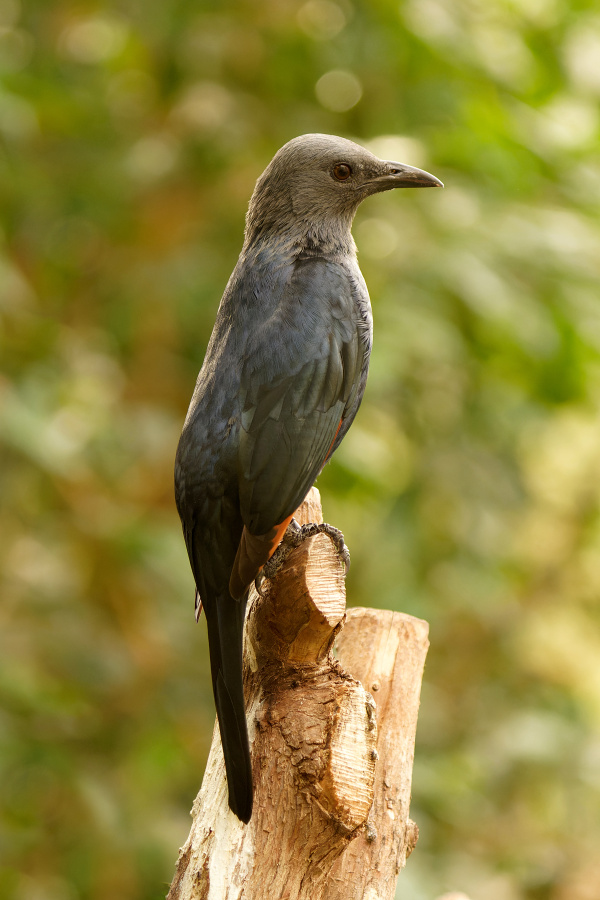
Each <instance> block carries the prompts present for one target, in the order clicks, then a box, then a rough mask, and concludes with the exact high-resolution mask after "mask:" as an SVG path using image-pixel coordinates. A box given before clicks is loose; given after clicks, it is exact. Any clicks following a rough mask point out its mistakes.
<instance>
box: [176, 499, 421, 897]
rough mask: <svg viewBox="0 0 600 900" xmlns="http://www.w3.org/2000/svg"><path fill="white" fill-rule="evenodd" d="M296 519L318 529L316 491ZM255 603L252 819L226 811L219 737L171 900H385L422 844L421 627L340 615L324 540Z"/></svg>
mask: <svg viewBox="0 0 600 900" xmlns="http://www.w3.org/2000/svg"><path fill="white" fill-rule="evenodd" d="M296 518H297V520H298V521H299V522H300V523H301V524H303V523H305V522H322V521H323V518H322V512H321V505H320V499H319V493H318V491H317V490H316V489H315V488H313V489H312V491H311V492H310V494H309V495H308V497H307V499H306V500H305V501H304V503H303V504H302V506H301V507H300V508H299V509H298V511H297V512H296ZM263 589H264V595H263V596H262V597H259V596H258V595H257V594H256V592H255V591H254V590H253V592H252V596H251V598H250V603H249V608H248V615H247V619H246V637H245V646H244V666H245V671H244V681H245V693H246V710H247V716H248V728H249V733H250V742H251V747H252V751H251V752H252V764H253V776H254V792H255V794H254V812H253V814H252V819H251V820H250V823H249V824H248V825H243V824H242V823H241V822H240V821H239V820H238V819H237V818H236V816H235V815H234V814H233V813H232V812H231V811H230V810H229V807H228V805H227V785H226V780H225V766H224V762H223V751H222V748H221V741H220V736H219V730H218V725H217V724H215V731H214V734H213V741H212V746H211V750H210V755H209V759H208V763H207V767H206V772H205V775H204V780H203V783H202V787H201V789H200V793H199V794H198V796H197V798H196V800H195V802H194V806H193V809H192V817H193V824H192V829H191V831H190V835H189V837H188V839H187V841H186V843H185V845H184V846H183V847H182V848H181V850H180V853H179V859H178V861H177V869H176V872H175V877H174V879H173V883H172V885H171V889H170V891H169V895H168V900H264V898H266V897H268V898H269V900H391V898H393V896H394V893H395V887H396V879H397V875H398V873H399V871H400V869H401V868H402V866H403V865H404V863H405V861H406V857H407V856H408V854H409V853H410V852H411V850H412V849H413V847H414V845H415V843H416V838H417V829H416V826H415V825H414V823H412V822H411V821H410V819H409V818H408V808H409V801H410V785H411V775H412V762H413V751H414V738H415V730H416V722H417V712H418V706H419V693H420V686H421V677H422V673H423V666H424V663H425V655H426V653H427V647H428V641H427V632H428V626H427V623H426V622H423V621H422V620H420V619H415V618H413V617H412V616H407V615H403V614H401V613H396V612H391V611H388V610H372V609H360V608H354V609H350V610H348V612H347V614H346V597H345V585H344V567H343V564H342V563H341V562H340V560H339V559H338V557H337V555H336V553H335V551H334V549H333V545H332V543H331V541H330V539H329V538H328V537H327V536H326V535H317V536H316V537H314V538H310V539H309V540H307V541H305V542H304V543H303V544H301V546H300V547H298V548H297V549H296V550H294V551H292V553H291V554H290V556H289V557H288V559H287V561H286V562H285V564H284V566H283V567H282V569H281V570H280V572H279V573H278V574H277V577H276V578H275V579H274V580H273V581H272V582H265V584H264V585H263ZM344 622H345V625H344ZM342 628H343V629H344V630H343V631H341V629H342ZM334 642H335V647H336V651H335V652H336V654H337V656H338V659H337V660H336V658H335V657H334V655H333V653H332V650H333V645H334Z"/></svg>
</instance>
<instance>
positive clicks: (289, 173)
mask: <svg viewBox="0 0 600 900" xmlns="http://www.w3.org/2000/svg"><path fill="white" fill-rule="evenodd" d="M425 187H443V185H442V182H441V181H439V179H437V178H436V177H435V176H434V175H430V174H429V173H428V172H425V171H423V170H422V169H417V168H414V167H413V166H409V165H405V164H403V163H399V162H391V161H389V160H382V159H379V158H378V157H377V156H376V155H374V154H373V153H371V152H370V151H369V150H368V149H366V148H364V147H362V146H360V145H359V144H356V143H355V142H353V141H351V140H348V139H346V138H343V137H338V136H336V135H328V134H303V135H300V136H298V137H295V138H293V139H292V140H290V141H288V142H287V143H286V144H285V145H284V146H283V147H281V149H280V150H278V151H277V153H276V154H275V156H274V157H273V159H272V160H271V162H270V163H269V164H268V166H267V167H266V169H265V171H264V172H263V173H262V175H261V176H260V177H259V178H258V180H257V182H256V186H255V189H254V192H253V194H252V197H251V199H250V203H249V207H248V211H247V215H246V227H245V232H244V243H243V247H242V250H241V252H240V256H239V259H238V262H237V265H236V266H235V268H234V270H233V272H232V274H231V277H230V278H229V281H228V283H227V286H226V288H225V291H224V293H223V297H222V299H221V302H220V305H219V308H218V312H217V317H216V321H215V325H214V329H213V332H212V335H211V338H210V341H209V344H208V348H207V350H206V354H205V357H204V362H203V364H202V368H201V370H200V373H199V375H198V380H197V382H196V386H195V389H194V392H193V396H192V399H191V402H190V405H189V409H188V413H187V416H186V419H185V423H184V426H183V431H182V433H181V437H180V440H179V444H178V447H177V453H176V458H175V499H176V505H177V509H178V512H179V516H180V518H181V523H182V528H183V535H184V540H185V544H186V548H187V552H188V556H189V560H190V564H191V568H192V572H193V576H194V580H195V584H196V618H198V615H199V612H200V609H202V608H203V609H204V611H205V614H206V622H207V628H208V642H209V655H210V666H211V678H212V686H213V693H214V699H215V706H216V709H217V718H218V723H219V730H220V735H221V743H222V746H223V754H224V759H225V770H226V776H227V785H228V801H229V807H230V809H231V810H232V811H233V812H234V813H235V815H236V816H237V817H238V819H240V820H241V821H242V822H244V823H247V822H249V821H250V818H251V815H252V806H253V784H252V764H251V756H250V749H249V742H248V731H247V724H246V713H245V707H244V688H243V676H242V653H243V633H244V617H245V610H246V604H247V600H248V594H249V590H250V587H251V585H252V584H253V583H254V582H255V580H256V579H257V578H259V577H260V576H261V573H262V571H263V568H264V566H265V564H266V563H267V562H268V561H269V560H270V559H271V557H272V556H273V553H274V552H275V550H276V549H277V547H278V545H279V544H280V542H281V540H282V538H283V537H284V535H285V534H286V530H287V529H288V526H290V527H293V521H292V517H293V513H294V511H295V510H296V508H297V507H298V506H299V505H300V503H301V502H302V500H303V499H304V498H305V496H306V494H307V493H308V491H309V490H310V488H311V486H312V484H313V482H314V481H315V479H316V477H317V476H318V474H319V472H320V471H321V469H322V468H323V466H324V465H325V463H326V462H327V461H328V460H330V459H331V457H332V455H333V454H334V453H335V451H336V449H337V448H338V447H339V445H340V443H341V441H342V440H343V438H344V436H345V435H346V433H347V431H348V429H349V428H350V425H351V424H352V421H353V419H354V417H355V415H356V413H357V410H358V408H359V406H360V403H361V400H362V397H363V393H364V390H365V385H366V381H367V372H368V368H369V357H370V355H371V346H372V335H373V325H372V322H373V320H372V313H371V304H370V300H369V293H368V290H367V286H366V284H365V281H364V278H363V276H362V273H361V271H360V269H359V267H358V262H357V257H356V245H355V243H354V240H353V238H352V234H351V225H352V221H353V219H354V215H355V213H356V210H357V208H358V206H359V204H360V203H361V202H362V201H363V200H365V199H366V198H367V197H370V196H371V195H373V194H377V193H380V192H382V191H388V190H392V189H394V188H425Z"/></svg>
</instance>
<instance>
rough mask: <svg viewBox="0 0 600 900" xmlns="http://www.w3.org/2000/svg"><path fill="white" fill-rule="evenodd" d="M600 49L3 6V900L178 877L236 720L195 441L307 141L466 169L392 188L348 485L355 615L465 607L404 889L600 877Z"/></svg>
mask: <svg viewBox="0 0 600 900" xmlns="http://www.w3.org/2000/svg"><path fill="white" fill-rule="evenodd" d="M599 58H600V18H599V17H598V13H597V10H596V8H595V5H594V4H593V3H592V2H591V0H590V2H588V0H576V2H571V3H569V4H567V3H566V2H565V0H519V2H517V0H485V2H484V0H452V2H450V0H403V2H401V3H400V2H398V0H372V2H368V3H367V2H365V0H360V2H359V0H355V2H354V3H352V2H350V0H308V2H303V0H266V2H262V3H261V2H259V3H250V2H246V0H232V2H229V3H224V4H219V3H216V2H202V0H200V2H195V3H191V2H184V0H180V2H177V3H174V2H173V3H161V2H158V0H147V2H145V3H139V2H136V0H121V2H118V3H113V4H108V3H106V2H104V3H101V2H92V0H84V2H80V3H72V2H69V0H55V2H53V3H47V2H45V0H29V3H28V4H23V7H22V8H21V7H20V5H19V2H18V0H0V76H1V81H0V85H1V87H0V166H1V168H2V171H1V174H0V209H1V210H2V213H1V217H2V219H1V220H2V234H1V238H2V242H1V246H0V359H1V361H2V375H0V434H1V437H2V448H3V449H2V454H3V456H2V464H1V467H0V490H1V495H2V500H3V502H2V506H1V508H0V530H1V533H2V535H3V538H2V541H1V543H0V565H1V567H2V573H3V584H2V598H1V608H0V615H1V620H2V629H1V633H0V634H1V637H0V642H1V647H0V697H1V704H2V712H1V714H0V779H1V786H0V797H1V798H2V800H1V806H2V811H1V820H0V821H1V827H2V832H3V835H2V839H1V847H2V858H1V859H0V898H2V900H30V898H44V900H104V898H111V900H112V898H119V900H154V898H157V897H160V896H163V895H164V893H165V890H166V885H167V884H168V882H169V881H170V877H171V874H172V870H173V864H174V860H175V855H176V849H177V847H179V846H180V845H181V844H182V843H183V840H184V839H185V836H186V834H187V831H188V824H189V820H188V810H189V807H190V805H191V800H192V798H193V796H194V793H195V791H196V789H197V787H198V785H199V782H200V776H201V767H202V764H203V761H204V760H205V757H206V753H207V750H208V745H209V741H210V737H211V731H212V721H213V711H212V699H211V696H210V687H209V676H208V661H207V644H206V635H205V628H204V625H203V624H201V626H200V627H199V628H196V627H195V626H194V623H193V618H192V609H193V586H192V578H191V575H190V573H189V570H188V564H187V560H186V556H185V550H184V546H183V540H182V539H181V536H180V529H179V523H178V520H177V516H176V512H175V509H174V504H173V500H172V462H173V455H174V450H175V446H176V443H177V439H178V434H179V430H180V427H181V424H182V421H183V417H184V415H185V410H186V408H187V403H188V401H189V397H190V395H191V391H192V387H193V384H194V380H195V377H196V373H197V370H198V368H199V366H200V363H201V360H202V356H203V350H204V348H205V345H206V342H207V340H208V337H209V335H210V330H211V327H212V322H213V320H214V315H215V312H216V307H217V304H218V300H219V298H220V295H221V293H222V290H223V287H224V285H225V283H226V280H227V278H228V276H229V273H230V271H231V269H232V267H233V265H234V263H235V259H236V257H237V253H238V251H239V248H240V245H241V238H242V229H243V217H244V212H245V207H246V203H247V200H248V198H249V196H250V194H251V191H252V187H253V184H254V181H255V179H256V177H257V176H258V175H259V174H260V172H261V171H262V169H263V167H264V166H265V164H266V163H267V162H268V160H269V159H270V157H271V156H272V154H273V152H274V151H275V150H276V149H277V148H278V147H279V146H280V145H281V144H283V143H284V142H285V141H286V140H288V139H289V138H291V137H293V136H294V135H296V134H299V133H302V132H306V131H326V132H330V133H338V134H343V135H345V136H347V137H351V138H354V139H356V140H358V141H359V142H362V143H368V144H369V145H370V146H372V148H373V149H374V150H375V152H379V153H380V154H381V155H384V156H387V157H388V158H398V157H399V158H401V159H402V161H404V162H407V163H411V164H413V165H418V166H422V167H424V168H427V169H429V170H430V171H433V172H434V173H435V174H436V175H438V176H439V177H441V178H442V180H443V181H444V182H445V184H446V189H445V191H443V192H442V191H439V192H422V193H421V192H418V191H407V192H404V193H402V192H397V193H395V194H393V195H392V194H387V195H385V196H383V197H377V198H373V199H372V200H370V201H369V202H368V203H365V204H364V206H363V208H361V210H360V213H359V216H358V217H357V221H356V225H355V235H356V239H357V244H358V247H359V251H360V259H361V265H362V268H363V272H364V274H365V277H366V280H367V282H368V284H369V287H370V291H371V295H372V299H373V305H374V314H375V350H374V358H373V366H372V373H371V377H370V381H369V387H368V390H367V394H366V398H365V402H364V404H363V408H362V409H361V412H360V414H359V417H358V419H357V421H356V423H355V425H354V427H353V429H352V430H351V432H350V434H349V435H348V437H347V439H346V441H345V442H344V444H343V445H342V447H341V448H340V450H339V451H338V453H337V455H336V457H335V459H334V461H333V462H332V463H331V465H329V466H328V467H327V469H326V471H325V472H324V473H323V475H322V476H321V478H320V480H319V487H320V489H321V492H322V496H323V502H324V507H325V513H326V516H327V518H328V520H329V521H332V522H333V523H335V524H336V525H337V526H339V527H340V528H342V529H343V530H344V532H345V534H346V538H347V541H348V544H349V546H350V548H351V551H352V555H353V566H352V570H351V573H350V576H349V580H348V589H349V598H350V602H351V603H354V604H365V605H370V604H374V605H378V606H382V607H388V608H396V609H401V610H404V611H407V612H411V613H413V614H416V615H418V616H422V617H424V618H426V619H428V620H429V622H430V623H431V640H432V646H431V651H430V656H429V660H428V665H427V671H426V677H425V683H424V687H423V698H422V708H421V718H420V723H419V733H418V742H417V752H416V764H415V774H414V789H413V805H412V813H411V814H412V816H413V818H414V819H415V820H416V821H417V822H418V824H419V826H420V830H421V838H420V841H419V845H418V848H417V851H416V852H415V853H414V855H413V856H412V857H411V860H410V862H409V865H408V867H407V870H406V872H405V873H404V874H403V875H402V878H401V881H400V885H401V894H400V895H401V896H410V897H411V898H413V900H432V898H434V897H436V896H437V895H438V894H440V893H442V892H443V891H445V890H450V889H453V890H458V889H460V890H464V891H466V892H467V893H469V894H470V895H471V896H472V898H473V900H483V898H485V900H592V898H594V900H595V898H597V897H598V896H599V895H600V869H599V868H598V863H597V849H598V846H599V845H600V826H599V824H598V823H599V822H600V800H599V796H598V789H599V787H600V774H599V773H600V735H599V722H600V638H599V636H598V635H599V630H598V620H599V611H598V602H597V601H598V595H599V591H600V517H599V515H598V498H599V488H598V484H599V483H600V479H599V474H600V472H599V469H600V463H599V460H600V427H599V424H598V407H599V405H600V378H599V372H600V368H599V365H598V350H599V349H600V305H599V304H598V276H599V274H600V253H599V252H598V247H599V246H600V221H599V217H598V201H599V200H600V164H599V162H598V155H597V150H598V106H597V103H598V96H599V94H600V75H599V72H600V69H599V66H598V59H599Z"/></svg>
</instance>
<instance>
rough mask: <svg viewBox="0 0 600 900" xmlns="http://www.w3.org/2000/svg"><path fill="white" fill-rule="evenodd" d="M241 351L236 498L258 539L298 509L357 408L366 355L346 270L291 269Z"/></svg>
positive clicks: (312, 263) (311, 265) (323, 266)
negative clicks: (266, 314)
mask: <svg viewBox="0 0 600 900" xmlns="http://www.w3.org/2000/svg"><path fill="white" fill-rule="evenodd" d="M248 350H249V352H248V354H247V357H246V359H245V362H244V365H243V369H242V377H241V390H242V395H243V397H244V401H243V406H242V413H241V428H240V440H239V453H238V465H239V471H238V476H239V496H240V508H241V513H242V519H243V521H244V525H245V527H246V529H247V531H248V532H250V534H252V535H262V534H265V533H267V532H269V531H270V530H272V529H273V528H274V526H277V525H279V524H280V523H281V522H283V521H284V520H285V519H286V518H287V517H289V516H290V515H291V514H292V513H293V511H294V510H295V509H296V507H297V506H298V505H299V503H301V501H302V500H303V499H304V497H305V496H306V494H307V492H308V490H309V489H310V487H311V485H312V483H313V482H314V480H315V478H316V477H317V475H318V474H319V471H320V470H321V468H322V467H323V465H324V463H325V461H326V459H327V457H328V455H329V453H330V451H331V449H332V447H333V444H334V441H335V439H336V435H337V434H338V431H339V429H340V426H341V424H342V422H343V421H344V418H345V416H346V415H347V413H348V411H349V410H352V411H355V410H356V406H357V405H356V402H355V400H356V395H357V391H358V389H359V382H360V380H361V379H360V376H361V371H362V369H363V365H364V358H365V352H367V351H366V349H365V346H364V341H363V340H362V338H361V334H360V329H359V327H358V323H357V313H356V309H355V303H354V299H353V295H352V285H351V283H350V280H349V279H348V277H347V275H346V273H345V272H344V270H343V269H341V267H340V266H338V265H336V264H335V263H331V262H328V261H326V260H323V259H314V258H313V259H310V260H305V261H300V262H299V263H297V265H296V267H295V269H294V273H293V275H292V278H291V280H290V282H289V283H288V285H287V286H286V288H285V290H284V292H283V296H282V300H281V302H280V304H279V305H278V307H277V310H276V312H275V313H274V314H273V315H272V316H271V317H270V318H269V320H268V321H267V322H266V323H264V325H263V326H262V327H261V329H260V330H259V332H258V333H257V335H256V336H255V338H254V341H253V344H252V345H250V346H249V348H248Z"/></svg>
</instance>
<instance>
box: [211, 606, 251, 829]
mask: <svg viewBox="0 0 600 900" xmlns="http://www.w3.org/2000/svg"><path fill="white" fill-rule="evenodd" d="M247 600H248V592H247V591H246V592H245V593H244V595H243V596H242V597H241V598H240V599H239V600H234V599H233V598H232V597H231V596H230V595H229V592H228V591H227V593H226V595H225V596H220V597H218V598H217V600H216V602H215V603H211V604H210V607H212V609H211V612H210V614H209V612H208V608H206V612H207V616H206V621H207V625H208V633H209V646H210V665H211V672H212V683H213V692H214V696H215V705H216V707H217V716H218V719H219V730H220V732H221V743H222V745H223V756H224V757H225V770H226V772H227V786H228V788H229V806H230V808H231V809H232V810H233V812H234V813H235V814H236V816H237V817H238V819H241V820H242V822H249V821H250V816H251V815H252V796H253V791H252V765H251V761H250V747H249V744H248V729H247V725H246V708H245V704H244V684H243V674H242V650H243V639H244V617H245V612H246V603H247Z"/></svg>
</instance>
